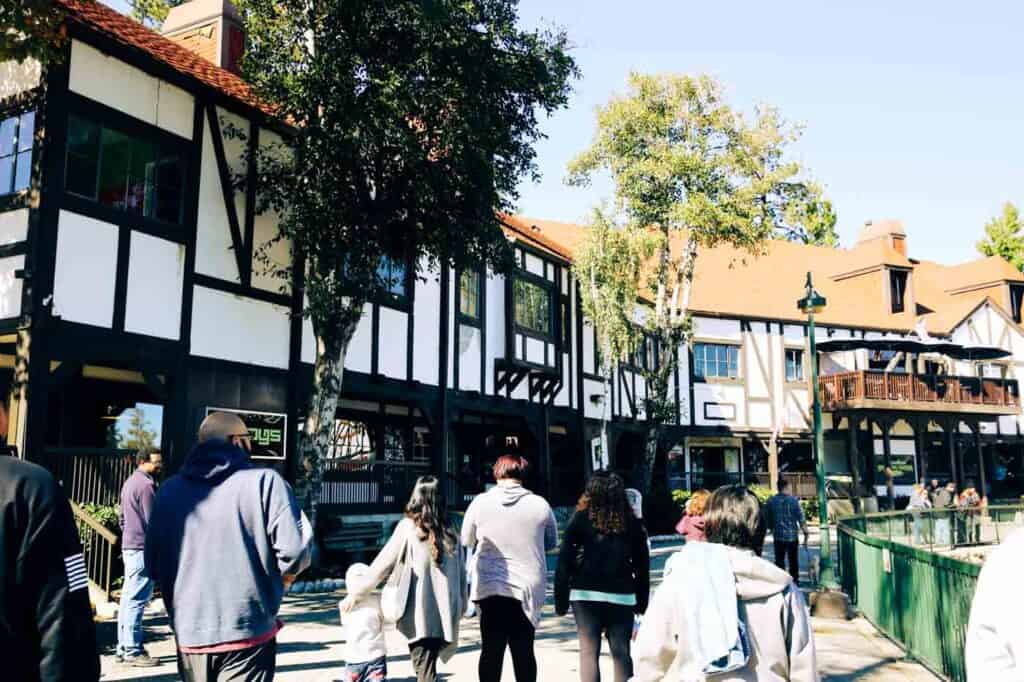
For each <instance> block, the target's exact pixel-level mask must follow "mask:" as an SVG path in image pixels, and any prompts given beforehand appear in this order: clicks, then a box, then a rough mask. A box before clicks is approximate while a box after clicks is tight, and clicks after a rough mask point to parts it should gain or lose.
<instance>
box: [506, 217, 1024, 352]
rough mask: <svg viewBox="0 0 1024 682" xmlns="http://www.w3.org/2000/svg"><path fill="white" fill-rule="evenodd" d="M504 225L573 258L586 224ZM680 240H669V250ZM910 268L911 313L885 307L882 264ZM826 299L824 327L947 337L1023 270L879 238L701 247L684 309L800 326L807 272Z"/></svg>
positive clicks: (517, 220)
mask: <svg viewBox="0 0 1024 682" xmlns="http://www.w3.org/2000/svg"><path fill="white" fill-rule="evenodd" d="M504 222H505V225H506V229H511V230H512V231H513V232H514V233H515V234H518V235H522V236H524V237H525V238H527V239H529V240H532V242H534V243H536V244H540V245H543V247H544V248H546V249H548V250H549V251H551V252H553V253H555V254H557V255H560V256H561V257H563V258H565V259H567V260H571V259H572V255H573V253H574V252H575V250H576V248H577V247H578V246H579V244H580V243H581V242H582V240H583V237H584V234H585V231H586V227H584V226H581V225H574V224H571V223H561V222H555V221H549V220H537V219H534V218H527V217H523V216H506V217H505V221H504ZM681 247H682V243H681V242H679V243H677V244H673V249H676V248H681ZM886 267H896V268H900V269H906V270H909V271H911V272H912V273H913V279H912V287H913V294H914V295H913V298H914V303H915V304H916V306H917V309H916V310H910V309H908V310H906V311H905V312H902V313H892V312H890V311H889V310H888V309H887V307H886V304H885V291H886V287H887V286H888V278H887V277H885V276H884V274H883V271H882V269H883V268H886ZM807 272H811V273H812V275H813V276H814V284H815V287H816V288H817V289H818V290H819V291H820V292H821V294H822V295H823V296H825V298H826V299H827V300H828V305H827V306H826V308H825V309H824V310H823V311H822V312H821V313H820V314H819V315H818V316H817V319H818V321H819V322H821V323H822V324H832V325H838V326H844V327H854V328H863V329H875V330H881V331H893V332H909V331H910V330H912V329H913V328H914V326H915V324H916V322H917V320H918V318H920V317H923V318H924V320H925V322H926V325H927V329H928V331H929V332H930V333H933V334H937V335H948V334H949V333H950V332H951V331H952V330H953V329H954V328H955V327H956V326H957V325H958V324H960V322H962V321H963V319H964V318H965V317H966V316H967V315H970V314H971V313H972V312H973V311H974V309H976V308H977V307H978V306H979V305H981V304H982V303H983V302H984V301H985V300H986V299H987V300H988V301H989V302H990V303H991V304H992V305H993V306H995V307H998V308H1000V310H1001V311H1002V312H1003V313H1004V314H1005V312H1006V311H1005V310H1002V309H1001V307H1000V304H999V301H998V300H993V299H992V296H991V295H992V294H993V289H992V287H993V286H1003V285H1005V283H1006V282H1008V281H1012V282H1024V274H1021V273H1020V272H1019V271H1017V270H1016V269H1015V268H1014V267H1013V266H1012V265H1010V264H1009V263H1007V262H1006V261H1005V260H1003V259H1001V258H998V257H991V258H982V259H978V260H974V261H969V262H967V263H961V264H958V265H952V266H947V265H940V264H938V263H932V262H929V261H914V260H912V259H909V258H907V257H906V256H904V255H903V254H901V253H899V252H898V251H896V250H895V249H894V248H893V247H892V246H891V245H889V244H888V243H886V242H885V241H884V240H870V241H866V242H863V243H861V244H858V245H856V246H854V247H853V248H851V249H839V248H831V247H825V246H814V245H807V244H799V243H794V242H787V241H782V240H773V241H770V242H768V244H767V245H766V247H765V251H764V253H763V254H760V255H753V254H750V253H747V252H745V251H742V250H739V249H736V248H734V247H731V246H728V245H722V246H717V247H715V248H712V249H702V250H701V251H700V255H699V257H698V258H697V264H696V268H695V272H694V288H693V292H692V294H691V303H690V310H691V312H692V313H694V314H695V315H701V316H718V317H740V318H754V319H761V320H778V321H792V322H797V323H803V322H804V321H805V317H804V315H803V314H802V313H800V312H799V311H798V310H797V307H796V301H797V299H798V298H800V297H801V296H802V295H803V285H804V279H805V277H806V273H807Z"/></svg>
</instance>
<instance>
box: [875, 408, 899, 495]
mask: <svg viewBox="0 0 1024 682" xmlns="http://www.w3.org/2000/svg"><path fill="white" fill-rule="evenodd" d="M879 426H881V427H882V457H883V458H884V461H885V496H886V498H888V499H887V504H888V505H889V509H890V510H892V509H894V508H895V506H896V505H895V502H896V496H895V491H894V489H893V482H892V478H893V472H892V443H891V442H890V440H889V430H890V429H892V426H893V422H892V421H890V420H885V421H883V422H879Z"/></svg>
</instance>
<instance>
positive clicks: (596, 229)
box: [572, 209, 654, 376]
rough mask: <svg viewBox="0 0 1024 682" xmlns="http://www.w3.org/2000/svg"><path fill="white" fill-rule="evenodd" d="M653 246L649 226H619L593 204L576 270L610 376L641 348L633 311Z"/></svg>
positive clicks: (574, 266) (583, 303)
mask: <svg viewBox="0 0 1024 682" xmlns="http://www.w3.org/2000/svg"><path fill="white" fill-rule="evenodd" d="M653 249H654V242H653V240H652V239H651V233H650V232H649V231H648V230H637V229H633V228H631V227H629V226H626V225H616V224H615V223H614V222H613V221H612V219H611V218H610V217H609V216H608V215H607V214H606V213H605V212H604V211H603V210H601V209H594V212H593V218H592V219H591V223H590V225H589V226H588V229H587V231H586V232H585V233H584V237H583V241H582V243H581V244H580V246H579V248H578V249H577V250H576V253H575V256H574V261H573V266H572V267H573V275H574V276H575V277H576V280H577V281H578V282H580V288H579V292H580V302H581V305H582V308H583V314H584V316H585V317H586V319H587V320H589V321H590V322H591V323H592V324H593V325H594V333H595V334H596V335H597V346H598V349H599V351H600V357H601V363H602V365H604V367H603V369H604V373H605V375H606V376H610V375H611V372H612V370H614V368H615V367H616V366H617V365H618V363H619V361H621V360H622V358H625V357H629V356H631V355H632V354H633V352H634V351H635V349H636V345H637V342H638V336H639V328H638V327H637V324H636V322H635V320H634V316H635V312H636V307H637V301H638V300H639V297H640V280H641V276H642V268H643V265H644V263H645V262H646V261H647V259H648V258H650V257H651V254H652V253H653Z"/></svg>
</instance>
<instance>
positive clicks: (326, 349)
mask: <svg viewBox="0 0 1024 682" xmlns="http://www.w3.org/2000/svg"><path fill="white" fill-rule="evenodd" d="M236 5H237V6H238V9H239V11H240V14H241V16H242V18H243V20H244V22H245V25H246V30H247V35H248V38H249V44H248V47H247V50H246V53H245V57H244V59H243V65H242V68H243V72H244V74H245V76H246V79H247V80H248V81H249V82H250V83H251V84H252V86H253V88H254V90H255V92H256V94H257V95H258V96H259V97H260V98H261V99H262V100H263V101H264V102H267V103H270V104H272V107H273V109H274V112H275V115H276V116H277V118H278V119H279V120H280V121H281V122H282V123H287V124H288V126H289V130H290V134H289V136H288V139H287V144H286V145H285V144H282V145H268V146H266V147H263V146H262V145H261V152H260V153H259V154H258V156H257V158H256V159H255V162H256V170H257V181H258V187H259V193H258V204H259V205H258V207H257V208H258V210H260V211H261V212H262V211H273V212H274V213H275V214H276V215H277V217H278V234H277V237H276V239H275V240H274V241H280V240H284V241H286V242H287V243H288V244H289V245H290V247H291V249H292V253H293V254H294V255H295V258H293V259H291V264H290V265H288V266H286V267H282V266H273V265H272V262H271V261H270V259H269V257H267V253H268V252H269V249H270V248H272V247H273V246H274V242H273V241H272V242H271V243H269V244H267V245H265V246H264V248H263V254H262V256H261V262H263V263H264V265H268V264H270V267H269V271H270V272H271V273H272V274H274V275H277V276H278V277H280V278H282V279H283V280H284V281H285V282H292V281H294V280H295V279H297V277H296V275H301V276H302V277H303V278H304V294H305V300H306V307H305V311H304V312H305V315H307V316H308V317H309V318H310V320H311V322H312V325H313V332H314V334H315V336H316V339H317V358H316V366H315V368H314V385H313V391H312V395H311V404H310V409H309V410H308V413H307V418H306V420H305V431H304V435H303V438H302V440H301V441H300V445H299V450H300V458H299V462H300V464H299V465H300V476H299V480H298V484H297V486H296V490H297V492H298V493H299V495H300V498H302V499H304V500H307V502H306V505H307V508H308V509H309V511H310V512H311V516H312V517H313V518H315V504H314V503H313V502H308V500H316V499H317V498H318V495H319V490H318V486H319V480H320V471H321V469H322V467H321V465H320V457H321V453H323V452H324V451H325V449H326V447H327V446H328V443H329V441H330V437H331V430H332V427H333V424H334V411H335V410H334V408H335V406H336V404H337V397H338V394H339V392H340V390H341V382H342V378H343V375H342V369H341V368H342V367H343V366H344V353H345V350H346V349H347V346H348V343H349V341H350V339H351V338H352V335H353V334H354V333H355V329H356V326H357V324H358V322H359V319H360V318H361V317H362V313H363V306H364V304H365V303H366V302H367V301H369V300H372V299H374V298H377V297H384V296H388V295H389V290H390V289H392V288H393V287H394V286H395V285H396V284H397V283H398V282H397V281H396V277H400V276H401V275H396V276H392V273H395V272H396V270H401V268H390V267H387V268H384V267H381V266H382V264H385V263H387V262H389V261H390V262H392V263H395V262H397V263H400V264H408V267H409V270H411V271H410V272H406V273H403V274H405V275H407V276H408V278H407V281H411V280H412V278H414V277H415V278H425V277H428V276H430V277H436V276H437V272H438V271H439V270H440V266H441V265H442V264H447V265H449V266H451V267H454V268H461V267H473V268H483V267H487V266H490V267H492V268H494V269H498V270H504V269H505V268H508V267H511V265H512V258H511V256H512V248H511V247H510V245H509V243H508V241H507V240H506V239H505V236H504V233H503V232H502V229H501V225H500V222H499V220H500V218H499V213H500V212H502V211H510V210H511V209H512V207H513V205H514V203H515V200H516V199H517V197H518V194H517V186H518V183H519V181H520V180H521V178H522V177H523V176H524V175H525V176H529V177H537V174H538V171H537V166H536V163H535V151H534V143H535V142H537V141H538V140H539V139H541V138H542V137H543V133H542V132H541V130H540V127H539V117H540V116H542V115H545V114H550V113H552V112H553V111H555V110H557V109H559V108H561V107H563V106H565V105H566V103H567V101H568V94H569V91H570V87H569V85H570V82H571V80H572V79H573V78H574V77H575V76H576V75H577V69H576V64H575V62H574V61H573V59H572V58H571V57H570V56H569V54H568V39H567V37H566V35H565V34H564V33H562V32H557V31H546V30H545V31H526V30H522V29H520V28H519V27H518V26H517V19H518V17H517V3H516V2H515V1H514V0H431V1H429V2H423V1H422V0H393V1H390V2H350V1H348V0H323V1H322V2H316V3H309V2H307V1H306V0H239V2H237V3H236ZM267 137H269V136H267ZM295 265H298V267H300V268H301V273H296V272H293V271H292V269H291V268H292V267H294V266H295ZM307 481H308V487H307V483H306V482H307Z"/></svg>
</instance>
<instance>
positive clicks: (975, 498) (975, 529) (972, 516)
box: [957, 481, 982, 545]
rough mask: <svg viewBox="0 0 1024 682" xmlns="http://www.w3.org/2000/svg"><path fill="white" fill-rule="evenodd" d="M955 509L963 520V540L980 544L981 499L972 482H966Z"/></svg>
mask: <svg viewBox="0 0 1024 682" xmlns="http://www.w3.org/2000/svg"><path fill="white" fill-rule="evenodd" d="M957 507H958V508H959V510H960V515H961V518H962V520H963V524H962V525H963V535H964V536H965V537H964V540H966V542H968V543H970V544H974V545H976V544H978V543H979V542H981V507H982V498H981V495H980V494H979V493H978V490H977V489H976V488H975V487H974V481H967V487H966V488H964V490H963V492H961V493H960V497H959V498H958V499H957Z"/></svg>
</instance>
